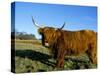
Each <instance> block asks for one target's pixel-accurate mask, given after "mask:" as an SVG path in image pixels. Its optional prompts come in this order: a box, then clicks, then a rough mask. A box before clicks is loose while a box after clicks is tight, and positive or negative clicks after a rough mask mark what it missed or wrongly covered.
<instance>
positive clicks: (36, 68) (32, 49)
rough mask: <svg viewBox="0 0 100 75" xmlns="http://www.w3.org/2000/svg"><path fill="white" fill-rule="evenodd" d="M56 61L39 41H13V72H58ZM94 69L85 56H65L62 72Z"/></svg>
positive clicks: (94, 66)
mask: <svg viewBox="0 0 100 75" xmlns="http://www.w3.org/2000/svg"><path fill="white" fill-rule="evenodd" d="M55 63H56V60H55V59H53V58H52V55H51V54H50V50H49V49H47V48H45V47H43V46H42V45H41V41H39V40H15V72H16V73H26V72H47V71H59V70H62V69H57V68H54V66H55ZM90 68H96V65H93V64H91V63H90V62H89V59H88V57H87V55H86V54H83V55H80V56H78V57H74V56H66V57H65V63H64V69H63V70H75V69H90Z"/></svg>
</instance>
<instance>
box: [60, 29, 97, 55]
mask: <svg viewBox="0 0 100 75" xmlns="http://www.w3.org/2000/svg"><path fill="white" fill-rule="evenodd" d="M61 38H63V40H62V44H63V45H64V47H65V49H66V50H67V51H68V54H80V53H83V52H85V50H87V49H88V47H89V44H90V43H94V44H95V45H96V42H97V33H96V32H94V31H92V30H80V31H62V36H61ZM70 52H71V53H70Z"/></svg>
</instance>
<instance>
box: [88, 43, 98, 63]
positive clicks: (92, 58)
mask: <svg viewBox="0 0 100 75" xmlns="http://www.w3.org/2000/svg"><path fill="white" fill-rule="evenodd" d="M87 54H88V56H89V58H90V61H91V62H92V63H93V64H97V50H96V46H95V45H94V44H91V45H90V46H89V49H88V51H87Z"/></svg>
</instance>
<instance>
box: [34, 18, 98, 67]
mask: <svg viewBox="0 0 100 75" xmlns="http://www.w3.org/2000/svg"><path fill="white" fill-rule="evenodd" d="M32 21H33V23H34V24H35V25H36V26H38V25H37V24H36V23H35V22H34V20H33V19H32ZM64 25H65V24H64ZM64 25H63V26H62V27H61V28H60V29H55V28H52V27H42V28H39V29H38V32H39V33H40V34H41V35H42V44H43V46H46V47H48V48H50V49H51V50H52V52H53V54H54V56H55V57H57V64H56V66H57V67H58V68H63V67H64V57H65V55H80V54H82V53H87V54H88V56H89V58H90V60H91V62H92V63H93V64H97V33H96V32H94V31H92V30H80V31H67V30H62V28H63V27H64ZM38 27H39V26H38Z"/></svg>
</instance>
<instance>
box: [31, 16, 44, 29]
mask: <svg viewBox="0 0 100 75" xmlns="http://www.w3.org/2000/svg"><path fill="white" fill-rule="evenodd" d="M32 22H33V24H34V25H35V26H36V27H38V28H43V27H42V26H39V25H38V24H37V23H36V22H35V20H34V19H33V17H32Z"/></svg>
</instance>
